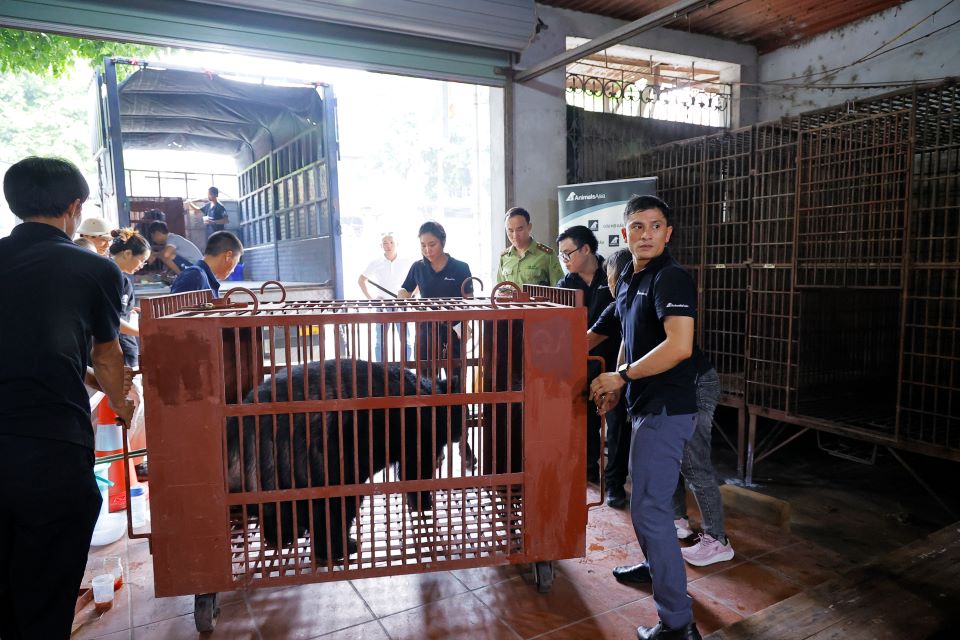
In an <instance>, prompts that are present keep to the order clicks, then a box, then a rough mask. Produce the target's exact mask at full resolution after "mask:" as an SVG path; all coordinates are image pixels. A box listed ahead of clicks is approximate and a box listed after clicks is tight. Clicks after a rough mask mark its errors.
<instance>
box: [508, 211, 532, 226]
mask: <svg viewBox="0 0 960 640" xmlns="http://www.w3.org/2000/svg"><path fill="white" fill-rule="evenodd" d="M513 216H523V219H524V220H526V221H527V224H530V212H529V211H527V210H526V209H524V208H523V207H510V208H509V209H507V212H506V213H505V214H503V219H504V220H509V219H510V218H512V217H513Z"/></svg>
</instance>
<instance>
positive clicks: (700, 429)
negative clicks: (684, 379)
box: [673, 369, 726, 539]
mask: <svg viewBox="0 0 960 640" xmlns="http://www.w3.org/2000/svg"><path fill="white" fill-rule="evenodd" d="M719 400H720V376H718V375H717V370H716V369H710V371H708V372H706V373H704V374H703V375H701V376H698V377H697V428H696V430H694V432H693V436H692V437H691V438H690V440H689V441H688V442H687V446H686V447H684V449H683V462H682V463H681V464H680V481H679V482H678V483H677V490H676V491H675V492H674V494H673V516H674V518H686V517H687V495H686V490H685V487H684V481H686V486H687V487H689V488H690V491H692V492H693V497H694V498H695V499H696V501H697V505H698V506H699V507H700V515H701V517H702V518H703V530H704V532H706V533H708V534H710V535H711V536H713V537H714V538H717V539H723V538H724V537H725V535H726V532H725V531H724V526H723V500H722V499H721V497H720V487H719V486H717V476H716V473H715V472H714V470H713V463H712V462H711V461H710V431H711V430H712V429H713V412H714V411H715V410H716V408H717V402H718V401H719Z"/></svg>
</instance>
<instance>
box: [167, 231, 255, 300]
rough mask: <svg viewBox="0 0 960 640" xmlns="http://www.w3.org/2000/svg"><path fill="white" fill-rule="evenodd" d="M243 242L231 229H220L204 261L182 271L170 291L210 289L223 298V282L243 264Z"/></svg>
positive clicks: (210, 241) (209, 244) (211, 240)
mask: <svg viewBox="0 0 960 640" xmlns="http://www.w3.org/2000/svg"><path fill="white" fill-rule="evenodd" d="M241 256H243V243H241V242H240V238H238V237H237V236H235V235H233V234H232V233H230V232H229V231H217V232H216V233H214V234H213V235H212V236H210V238H209V239H208V240H207V247H206V249H204V251H203V260H201V261H199V262H198V263H197V264H194V265H190V266H189V267H187V268H186V269H184V270H183V271H181V272H180V275H178V276H177V279H176V280H174V281H173V284H172V285H171V286H170V293H183V292H185V291H201V290H203V289H210V291H212V292H213V297H214V298H219V297H220V281H221V280H224V279H226V278H228V277H229V276H230V274H231V273H233V270H234V269H236V268H237V264H239V263H240V258H241Z"/></svg>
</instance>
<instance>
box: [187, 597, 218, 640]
mask: <svg viewBox="0 0 960 640" xmlns="http://www.w3.org/2000/svg"><path fill="white" fill-rule="evenodd" d="M219 617H220V594H219V593H198V594H197V595H195V596H194V597H193V621H194V623H195V624H196V625H197V631H199V632H201V633H202V632H204V631H213V630H214V628H215V627H216V626H217V619H218V618H219Z"/></svg>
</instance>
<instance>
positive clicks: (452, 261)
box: [400, 255, 473, 360]
mask: <svg viewBox="0 0 960 640" xmlns="http://www.w3.org/2000/svg"><path fill="white" fill-rule="evenodd" d="M470 275H471V274H470V265H468V264H467V263H466V262H461V261H460V260H457V259H456V258H451V257H450V256H449V255H448V256H447V264H446V265H444V267H443V269H441V270H440V271H434V270H433V267H432V266H430V261H429V260H427V259H426V258H424V259H422V260H417V261H416V262H414V263H413V264H412V265H410V271H408V272H407V277H406V278H405V279H404V281H403V284H402V285H400V286H401V288H402V289H404V290H405V291H409V292H413V290H414V289H416V288H417V287H419V288H420V297H422V298H460V297H462V294H461V293H460V285H461V284H463V281H464V280H466V279H467V278H469V277H470ZM465 289H466V293H468V294H470V293H473V281H472V280H471V281H470V282H468V283H467V286H466V287H465ZM458 324H459V323H457V324H455V325H453V326H448V323H446V322H438V323H436V327H434V326H433V325H434V323H432V322H421V323H419V326H418V327H417V333H418V336H417V340H418V344H419V345H420V346H419V349H418V353H417V357H418V358H420V359H423V360H426V359H429V358H433V357H438V358H443V357H445V356H447V355H450V356H452V357H454V358H459V357H460V339H459V338H458V337H457V333H456V330H455V329H456V328H457V325H458ZM448 343H449V344H448Z"/></svg>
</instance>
